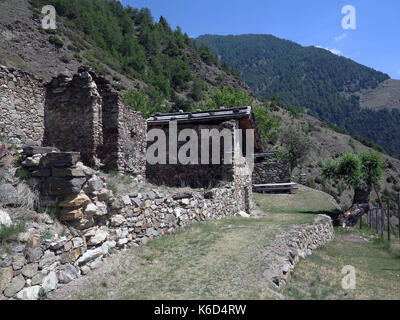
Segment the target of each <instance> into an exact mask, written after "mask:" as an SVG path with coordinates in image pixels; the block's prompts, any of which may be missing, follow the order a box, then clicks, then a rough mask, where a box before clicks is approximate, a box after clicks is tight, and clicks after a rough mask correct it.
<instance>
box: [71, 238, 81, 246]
mask: <svg viewBox="0 0 400 320" xmlns="http://www.w3.org/2000/svg"><path fill="white" fill-rule="evenodd" d="M72 244H73V246H74V248H79V247H82V246H83V239H82V238H73V239H72Z"/></svg>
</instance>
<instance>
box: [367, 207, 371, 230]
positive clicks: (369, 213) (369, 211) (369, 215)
mask: <svg viewBox="0 0 400 320" xmlns="http://www.w3.org/2000/svg"><path fill="white" fill-rule="evenodd" d="M371 215H372V211H371V210H368V216H367V217H368V228H369V229H371Z"/></svg>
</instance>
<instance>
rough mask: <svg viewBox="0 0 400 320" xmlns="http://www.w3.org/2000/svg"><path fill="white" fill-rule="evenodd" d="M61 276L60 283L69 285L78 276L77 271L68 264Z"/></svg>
mask: <svg viewBox="0 0 400 320" xmlns="http://www.w3.org/2000/svg"><path fill="white" fill-rule="evenodd" d="M62 273H63V276H62V281H61V282H62V283H70V282H71V281H72V280H74V279H76V278H77V277H78V275H79V273H78V270H76V268H75V267H74V266H73V265H72V264H70V263H67V264H66V265H65V269H64V270H62Z"/></svg>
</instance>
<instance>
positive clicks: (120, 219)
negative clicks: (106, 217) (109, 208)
mask: <svg viewBox="0 0 400 320" xmlns="http://www.w3.org/2000/svg"><path fill="white" fill-rule="evenodd" d="M125 221H126V219H125V218H124V216H122V215H120V214H117V215H115V216H113V217H112V218H111V225H112V226H113V227H119V226H120V225H121V224H123V223H124V222H125Z"/></svg>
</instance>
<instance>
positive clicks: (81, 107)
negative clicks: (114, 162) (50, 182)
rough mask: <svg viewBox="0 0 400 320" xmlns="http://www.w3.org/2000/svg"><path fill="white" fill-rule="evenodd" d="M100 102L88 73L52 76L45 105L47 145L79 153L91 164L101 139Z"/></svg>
mask: <svg viewBox="0 0 400 320" xmlns="http://www.w3.org/2000/svg"><path fill="white" fill-rule="evenodd" d="M101 102H102V101H101V97H100V95H99V93H98V91H97V87H96V84H95V83H94V82H93V81H92V77H91V76H90V75H89V73H81V74H79V75H74V76H73V78H70V77H68V76H66V75H62V74H60V75H59V76H58V77H57V78H53V80H52V81H51V82H50V83H49V84H48V85H47V92H46V105H45V130H46V138H47V141H48V144H49V145H50V146H53V147H56V148H58V149H60V150H61V151H74V152H80V153H81V157H82V161H83V162H84V163H85V164H86V165H89V166H94V165H95V164H96V156H97V149H98V147H99V146H100V145H101V144H102V142H103V134H102V108H101Z"/></svg>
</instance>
